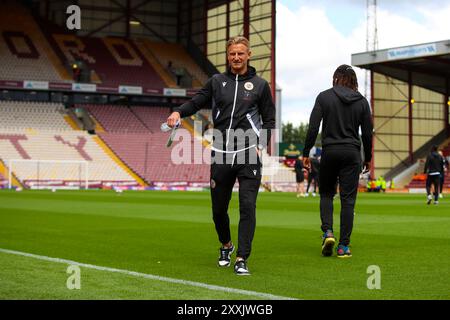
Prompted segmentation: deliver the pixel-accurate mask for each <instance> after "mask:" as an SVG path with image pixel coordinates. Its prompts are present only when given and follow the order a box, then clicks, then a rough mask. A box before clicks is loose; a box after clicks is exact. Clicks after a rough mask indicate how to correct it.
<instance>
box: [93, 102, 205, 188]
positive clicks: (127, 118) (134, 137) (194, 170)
mask: <svg viewBox="0 0 450 320" xmlns="http://www.w3.org/2000/svg"><path fill="white" fill-rule="evenodd" d="M85 107H86V109H87V110H88V111H89V112H90V113H91V114H92V115H93V116H94V117H95V118H96V120H97V121H98V122H99V123H100V124H101V125H102V127H103V128H104V129H105V132H103V133H99V134H98V136H99V137H100V138H101V139H102V140H103V141H104V142H105V143H106V144H107V145H108V147H109V148H110V149H112V150H113V151H114V153H115V154H116V155H117V156H118V157H119V158H120V159H121V160H122V161H123V162H124V163H125V164H126V165H127V166H129V167H130V168H131V169H132V170H133V171H134V172H136V173H137V174H138V175H139V176H140V177H142V178H144V179H145V180H146V181H147V182H148V183H155V182H180V181H185V182H188V183H205V182H208V181H209V166H208V165H206V164H203V165H198V164H197V165H194V164H181V165H175V164H173V163H172V160H171V153H172V150H173V149H169V148H167V147H166V142H167V138H168V134H167V133H162V132H160V125H161V123H162V122H164V121H166V119H167V116H168V115H169V113H170V110H169V108H164V107H143V106H133V107H126V106H106V105H86V106H85ZM194 143H197V144H199V145H198V146H197V147H198V148H199V149H200V150H202V152H203V150H204V149H203V148H202V146H201V141H195V142H194V141H193V140H191V141H190V146H191V150H194ZM175 147H176V143H175V144H174V146H173V147H172V148H175ZM189 159H190V158H189Z"/></svg>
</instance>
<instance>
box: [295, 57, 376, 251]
mask: <svg viewBox="0 0 450 320" xmlns="http://www.w3.org/2000/svg"><path fill="white" fill-rule="evenodd" d="M321 121H323V123H322V156H321V162H320V173H319V179H320V187H319V192H320V217H321V220H322V227H321V228H322V231H323V232H324V234H323V242H322V255H324V256H331V255H332V254H333V248H334V244H335V241H336V240H335V238H334V234H333V197H334V195H335V194H336V183H337V181H339V195H340V198H341V225H340V239H339V246H338V247H337V256H338V257H340V258H347V257H351V251H350V248H349V244H350V236H351V233H352V229H353V218H354V208H355V203H356V195H357V192H358V183H359V175H360V173H361V169H362V160H361V152H360V148H361V140H360V137H359V128H361V132H362V142H363V146H364V167H365V170H369V168H370V161H371V159H372V131H373V125H372V116H371V112H370V106H369V103H368V102H367V100H366V99H365V98H364V97H363V96H362V95H361V94H360V93H359V92H358V80H357V78H356V73H355V71H354V70H353V68H352V67H351V66H348V65H341V66H339V67H338V68H337V69H336V71H335V72H334V75H333V87H332V88H331V89H328V90H326V91H323V92H321V93H320V94H319V95H318V96H317V99H316V103H315V105H314V108H313V111H312V113H311V117H310V120H309V130H308V134H307V137H306V142H305V149H304V153H305V154H309V151H310V150H311V148H312V147H313V146H314V144H315V141H316V138H317V134H318V132H319V126H320V122H321ZM304 164H305V166H307V167H309V166H310V160H309V159H308V158H304ZM338 179H339V180H338Z"/></svg>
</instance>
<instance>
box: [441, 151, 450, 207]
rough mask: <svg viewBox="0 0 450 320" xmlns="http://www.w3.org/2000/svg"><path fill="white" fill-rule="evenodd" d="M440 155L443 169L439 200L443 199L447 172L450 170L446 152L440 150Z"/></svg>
mask: <svg viewBox="0 0 450 320" xmlns="http://www.w3.org/2000/svg"><path fill="white" fill-rule="evenodd" d="M439 155H440V156H441V158H442V167H441V174H440V183H439V192H440V193H439V198H443V197H444V196H443V195H442V191H443V190H444V183H445V172H446V171H447V170H448V160H447V159H446V158H445V157H444V152H443V151H442V150H439Z"/></svg>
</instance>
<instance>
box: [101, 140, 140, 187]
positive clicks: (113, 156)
mask: <svg viewBox="0 0 450 320" xmlns="http://www.w3.org/2000/svg"><path fill="white" fill-rule="evenodd" d="M92 139H93V140H94V141H95V142H96V143H97V144H98V145H99V147H100V148H101V149H102V150H103V151H104V152H105V153H106V154H107V155H108V156H109V157H110V158H111V159H112V160H113V161H114V162H115V163H116V164H117V165H118V166H119V167H121V168H122V169H123V170H124V171H125V172H127V173H128V174H129V175H130V176H132V177H133V179H134V180H136V181H137V183H139V185H140V186H141V187H148V184H147V183H146V182H145V181H144V180H143V179H142V178H141V177H140V176H139V175H138V174H136V173H135V172H134V171H133V170H132V169H131V168H129V167H128V166H127V165H126V164H125V163H124V162H123V161H122V160H121V159H120V158H119V157H118V156H117V155H116V154H115V153H114V151H113V150H112V149H111V148H109V147H108V145H107V144H106V143H105V141H103V140H102V139H101V138H100V137H99V136H95V137H92Z"/></svg>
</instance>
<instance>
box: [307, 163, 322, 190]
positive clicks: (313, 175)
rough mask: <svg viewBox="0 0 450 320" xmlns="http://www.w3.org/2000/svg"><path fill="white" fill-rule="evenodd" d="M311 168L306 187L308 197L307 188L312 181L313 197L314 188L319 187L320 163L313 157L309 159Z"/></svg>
mask: <svg viewBox="0 0 450 320" xmlns="http://www.w3.org/2000/svg"><path fill="white" fill-rule="evenodd" d="M310 163H311V167H310V168H309V173H308V187H306V196H308V195H309V187H310V186H311V183H312V181H313V180H314V189H313V192H312V195H313V197H315V196H316V188H317V187H319V172H320V162H319V159H318V158H317V157H316V156H314V157H312V158H311V159H310Z"/></svg>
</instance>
